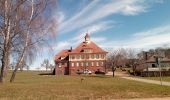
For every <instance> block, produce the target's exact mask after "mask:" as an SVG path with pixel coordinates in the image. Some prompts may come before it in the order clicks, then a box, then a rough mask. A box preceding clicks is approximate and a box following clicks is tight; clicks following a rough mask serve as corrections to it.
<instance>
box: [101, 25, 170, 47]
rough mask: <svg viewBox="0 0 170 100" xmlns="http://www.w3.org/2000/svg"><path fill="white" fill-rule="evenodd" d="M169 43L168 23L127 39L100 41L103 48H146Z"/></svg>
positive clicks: (169, 28) (169, 27)
mask: <svg viewBox="0 0 170 100" xmlns="http://www.w3.org/2000/svg"><path fill="white" fill-rule="evenodd" d="M165 44H170V25H165V26H161V27H156V28H152V29H149V30H146V31H143V32H138V33H135V34H134V35H132V37H131V38H129V39H128V40H121V41H105V42H104V43H100V45H101V46H102V47H105V48H121V47H124V48H138V49H142V48H143V49H148V48H154V47H158V46H163V45H165Z"/></svg>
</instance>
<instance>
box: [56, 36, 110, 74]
mask: <svg viewBox="0 0 170 100" xmlns="http://www.w3.org/2000/svg"><path fill="white" fill-rule="evenodd" d="M106 54H107V52H106V51H104V50H102V49H101V48H100V47H98V46H97V45H96V44H95V43H94V42H92V41H91V40H90V36H89V34H88V33H87V34H86V36H85V41H83V42H82V43H80V44H79V45H78V46H77V47H76V48H75V49H72V48H70V49H69V50H62V51H61V52H59V53H58V54H57V55H56V56H55V74H56V75H75V74H76V73H77V72H84V71H85V70H89V71H91V72H92V73H94V72H95V71H97V70H100V71H102V72H106Z"/></svg>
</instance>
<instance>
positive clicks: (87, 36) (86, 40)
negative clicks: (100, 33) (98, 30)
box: [84, 33, 90, 44]
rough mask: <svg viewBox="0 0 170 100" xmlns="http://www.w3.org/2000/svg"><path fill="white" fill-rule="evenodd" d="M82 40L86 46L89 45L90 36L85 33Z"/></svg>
mask: <svg viewBox="0 0 170 100" xmlns="http://www.w3.org/2000/svg"><path fill="white" fill-rule="evenodd" d="M84 38H85V42H86V43H87V44H88V43H90V35H89V34H88V33H86V36H85V37H84Z"/></svg>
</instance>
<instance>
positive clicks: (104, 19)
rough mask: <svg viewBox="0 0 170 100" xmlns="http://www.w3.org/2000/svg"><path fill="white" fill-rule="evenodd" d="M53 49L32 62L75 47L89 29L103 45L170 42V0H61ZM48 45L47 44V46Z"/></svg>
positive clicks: (146, 45) (142, 45)
mask: <svg viewBox="0 0 170 100" xmlns="http://www.w3.org/2000/svg"><path fill="white" fill-rule="evenodd" d="M54 17H55V18H56V20H57V21H58V22H57V23H58V27H57V28H56V29H57V30H58V33H57V36H56V41H53V42H50V43H51V44H52V48H53V50H52V53H48V52H44V53H43V56H41V57H37V58H38V59H37V61H36V62H35V63H34V64H33V67H34V66H39V65H40V63H41V62H42V60H43V59H44V58H48V59H50V60H51V62H52V61H53V57H54V55H55V54H56V53H58V52H59V51H60V50H62V49H69V48H70V47H71V46H73V47H75V46H77V45H78V44H79V43H80V42H82V41H83V40H84V35H85V33H87V32H88V33H89V34H90V36H91V39H92V41H94V42H95V43H96V44H98V45H99V46H100V47H102V48H104V49H108V48H134V49H143V50H147V49H150V48H155V47H160V46H164V45H169V44H170V0H59V2H58V9H56V13H54ZM44 48H46V47H44Z"/></svg>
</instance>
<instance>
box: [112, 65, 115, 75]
mask: <svg viewBox="0 0 170 100" xmlns="http://www.w3.org/2000/svg"><path fill="white" fill-rule="evenodd" d="M112 72H113V75H112V76H113V77H114V76H115V67H112Z"/></svg>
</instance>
